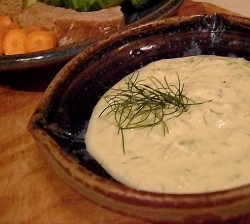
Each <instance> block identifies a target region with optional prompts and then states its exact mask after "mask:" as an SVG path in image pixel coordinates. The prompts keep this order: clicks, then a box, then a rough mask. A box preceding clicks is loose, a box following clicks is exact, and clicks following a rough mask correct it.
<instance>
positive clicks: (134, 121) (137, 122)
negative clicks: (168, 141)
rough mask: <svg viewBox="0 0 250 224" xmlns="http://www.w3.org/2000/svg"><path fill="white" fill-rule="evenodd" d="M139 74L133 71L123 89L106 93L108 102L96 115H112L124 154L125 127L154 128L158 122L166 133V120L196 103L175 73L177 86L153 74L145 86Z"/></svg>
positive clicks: (105, 97) (178, 114)
mask: <svg viewBox="0 0 250 224" xmlns="http://www.w3.org/2000/svg"><path fill="white" fill-rule="evenodd" d="M138 76H139V73H137V74H135V73H134V74H133V75H132V76H130V78H129V79H128V80H126V82H125V88H119V89H115V88H113V89H112V91H110V92H109V93H108V94H107V95H105V96H104V99H105V100H106V102H107V104H108V105H107V107H105V108H104V110H103V111H102V112H101V113H100V115H99V117H101V116H103V115H108V114H110V113H113V114H114V118H115V122H116V125H117V127H118V134H120V133H121V136H122V147H123V152H124V153H125V139H124V132H123V131H124V130H125V129H138V128H146V127H151V128H153V127H154V126H156V125H159V124H161V125H162V127H163V133H164V135H165V133H166V132H168V131H169V130H168V127H167V124H166V120H168V119H171V118H173V117H178V116H180V115H181V114H182V113H183V112H186V111H188V108H189V106H190V105H194V104H199V103H194V101H193V100H191V99H189V98H188V97H187V96H186V93H185V92H184V84H181V82H180V78H179V76H178V74H177V78H178V84H177V85H170V84H169V83H168V82H167V80H166V77H164V82H163V83H162V82H161V81H160V80H158V79H157V78H156V77H149V79H150V82H151V83H150V85H147V84H144V83H143V80H138Z"/></svg>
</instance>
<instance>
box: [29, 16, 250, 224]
mask: <svg viewBox="0 0 250 224" xmlns="http://www.w3.org/2000/svg"><path fill="white" fill-rule="evenodd" d="M199 54H215V55H221V56H236V57H244V58H245V59H247V60H250V20H248V19H243V18H239V17H232V16H228V15H222V14H221V15H219V14H212V15H199V16H192V17H181V18H171V19H168V20H162V21H157V22H151V23H148V24H146V25H141V26H138V27H136V28H129V29H127V30H124V31H121V32H120V33H117V34H114V35H112V36H110V37H109V39H107V40H103V41H101V42H99V43H98V44H95V45H93V46H91V47H90V48H88V49H87V50H85V51H83V52H82V53H80V54H79V55H77V56H76V57H75V58H74V59H73V60H71V61H70V62H69V63H68V64H67V65H66V66H65V67H64V68H63V69H62V70H61V71H60V72H59V74H58V75H57V76H56V77H55V79H54V80H53V81H52V83H51V84H50V86H49V87H48V89H47V90H46V92H45V95H44V97H43V99H42V101H41V102H40V104H39V105H38V107H37V110H36V111H35V112H34V114H33V116H32V117H31V120H30V123H29V130H30V131H31V133H32V134H33V136H34V138H35V140H36V142H37V144H38V146H39V148H40V149H41V150H42V151H43V152H44V153H45V155H46V156H47V158H48V160H49V161H50V163H51V165H52V166H53V168H54V169H55V170H56V172H57V173H58V174H59V175H60V176H61V177H62V178H63V179H64V180H65V181H66V182H67V183H68V184H70V185H71V186H72V187H73V188H74V189H76V190H77V191H79V192H80V193H82V194H83V195H84V196H86V197H87V198H89V199H90V200H93V201H94V202H96V203H98V204H100V205H102V206H105V207H107V208H109V209H112V210H114V211H117V212H120V213H124V214H126V215H131V216H135V217H138V218H142V219H145V220H149V221H152V222H155V223H171V224H190V223H192V224H198V223H199V224H201V223H206V224H209V223H210V224H211V223H216V224H218V223H220V222H226V221H230V220H232V219H235V218H238V217H240V216H243V215H246V214H248V213H250V185H246V186H242V187H239V188H236V189H231V190H226V191H220V192H215V193H204V194H189V195H188V194H186V195H185V194H183V195H175V194H160V193H149V192H143V191H136V190H134V189H130V188H128V187H126V186H124V185H122V184H120V183H118V182H116V181H114V180H113V179H112V177H110V176H109V175H108V174H107V173H106V172H105V171H104V170H103V169H102V168H101V166H99V165H98V164H97V163H96V161H95V160H94V159H93V158H91V156H90V155H89V154H88V153H87V152H86V149H85V143H84V138H83V133H84V132H85V129H86V124H87V122H88V119H89V118H90V115H91V113H92V109H93V107H94V105H95V104H96V103H97V101H98V99H99V97H100V96H101V95H102V94H103V93H104V92H105V91H106V90H107V88H109V87H111V86H113V85H114V84H115V83H116V82H117V81H118V80H120V79H121V78H122V77H123V75H126V74H129V73H131V72H132V71H134V70H135V69H138V68H139V67H141V66H143V65H146V64H148V63H150V62H152V61H155V60H158V59H162V58H176V57H183V56H190V55H199ZM59 190H60V189H59Z"/></svg>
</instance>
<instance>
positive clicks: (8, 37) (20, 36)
mask: <svg viewBox="0 0 250 224" xmlns="http://www.w3.org/2000/svg"><path fill="white" fill-rule="evenodd" d="M26 37H27V33H26V32H25V30H24V29H23V28H18V29H10V30H9V31H7V33H6V34H5V37H4V38H3V52H4V54H6V55H14V54H23V53H26V51H25V47H24V42H25V40H26Z"/></svg>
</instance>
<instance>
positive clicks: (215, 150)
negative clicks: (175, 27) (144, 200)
mask: <svg viewBox="0 0 250 224" xmlns="http://www.w3.org/2000/svg"><path fill="white" fill-rule="evenodd" d="M135 74H137V75H138V74H139V77H138V80H143V82H145V83H147V84H148V85H152V82H151V81H150V79H149V77H152V76H154V77H156V78H157V79H158V80H160V81H161V82H162V83H165V81H164V77H165V78H166V80H167V83H168V84H169V85H172V88H173V89H174V86H177V87H178V85H179V83H180V84H181V87H183V86H182V85H183V84H184V87H183V94H186V97H188V98H189V99H191V100H193V101H195V103H201V104H196V105H190V106H189V108H188V110H187V112H184V111H183V112H182V113H181V114H180V116H178V117H171V118H170V117H169V116H166V117H164V119H165V122H166V125H167V128H168V132H166V133H165V134H164V131H163V125H161V124H160V125H156V126H154V127H153V128H137V129H127V130H123V134H124V143H125V145H124V148H123V146H122V143H123V141H122V134H121V131H120V132H119V134H118V131H119V129H118V126H117V124H116V121H115V114H114V113H113V112H111V113H109V114H108V115H107V112H108V110H107V111H106V113H104V114H102V116H100V114H101V113H102V111H103V110H104V108H106V107H107V105H108V104H107V100H105V98H104V97H103V98H101V100H100V101H99V102H98V104H97V105H96V107H95V108H94V111H93V114H92V117H91V119H90V122H89V126H88V130H87V133H86V146H87V150H88V151H89V153H90V154H91V155H92V156H93V157H94V158H95V159H96V160H97V161H98V162H99V163H100V164H101V165H102V166H103V168H104V169H105V170H106V171H107V172H108V173H109V174H110V175H111V176H113V177H114V178H115V179H116V180H118V181H119V182H121V183H123V184H125V185H127V186H130V187H132V188H135V189H138V190H145V191H152V192H164V193H201V192H211V191H217V190H223V189H228V188H232V187H237V186H241V185H244V184H249V183H250V63H249V62H248V61H246V60H244V59H236V58H223V57H218V56H194V57H186V58H179V59H167V60H160V61H157V62H155V63H151V64H149V65H147V66H145V67H143V68H141V69H140V70H138V73H137V72H136V73H135ZM135 74H134V76H133V77H134V78H135V77H136V75H135ZM177 74H178V75H177ZM178 77H179V79H180V81H179V82H178ZM124 80H125V81H126V80H127V81H126V82H128V80H129V78H128V77H125V79H123V80H122V81H121V82H119V83H118V84H117V85H116V86H115V87H114V88H115V89H119V88H120V89H126V88H127V86H126V84H124V82H125V81H124ZM151 80H152V79H151ZM164 85H165V84H164ZM114 88H113V89H114ZM110 91H111V92H110ZM112 92H113V94H115V93H117V90H109V92H108V93H106V94H105V96H106V97H107V96H110V95H111V94H112ZM193 101H189V103H192V102H193ZM166 112H167V110H166ZM175 115H177V114H176V113H175ZM169 118H170V119H169Z"/></svg>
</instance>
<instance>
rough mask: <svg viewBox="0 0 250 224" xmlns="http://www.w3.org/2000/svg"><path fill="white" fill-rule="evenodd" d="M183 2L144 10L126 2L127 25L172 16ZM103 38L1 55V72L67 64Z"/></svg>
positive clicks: (160, 0) (159, 3)
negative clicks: (32, 51)
mask: <svg viewBox="0 0 250 224" xmlns="http://www.w3.org/2000/svg"><path fill="white" fill-rule="evenodd" d="M182 2H183V0H167V1H166V0H157V1H154V2H152V4H150V5H148V6H147V7H145V8H144V9H143V10H135V9H133V8H131V7H129V6H126V4H125V5H122V12H123V14H124V18H125V24H126V25H125V27H128V26H136V25H139V24H143V23H146V22H149V21H152V20H155V19H159V18H162V17H167V16H170V15H172V14H173V13H174V12H175V11H176V10H177V9H178V7H179V6H180V5H181V4H182ZM108 35H109V34H108ZM102 38H104V37H103V36H100V37H96V38H92V39H91V40H88V41H81V42H79V43H74V44H69V45H66V46H62V47H57V48H54V49H50V50H45V51H41V52H34V53H27V54H20V55H4V56H0V72H1V71H12V70H23V69H27V68H39V67H46V66H52V65H57V64H65V63H66V62H68V61H69V60H70V59H72V58H73V57H74V56H75V55H77V54H78V53H79V52H81V51H82V50H84V49H86V48H87V47H88V46H89V45H90V44H92V43H93V42H96V41H97V40H99V39H102Z"/></svg>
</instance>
